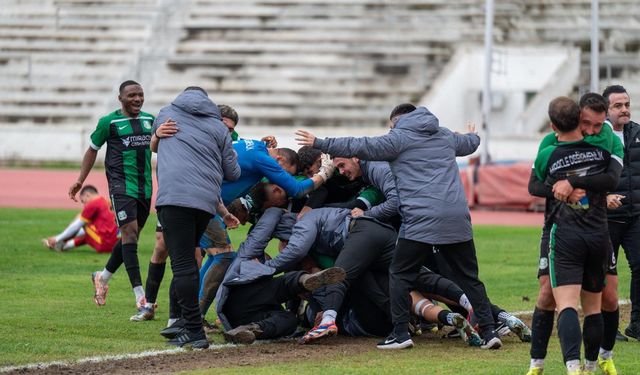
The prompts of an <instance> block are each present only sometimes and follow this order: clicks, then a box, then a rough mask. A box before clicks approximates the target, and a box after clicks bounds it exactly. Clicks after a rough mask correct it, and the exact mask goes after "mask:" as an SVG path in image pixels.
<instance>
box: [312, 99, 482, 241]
mask: <svg viewBox="0 0 640 375" xmlns="http://www.w3.org/2000/svg"><path fill="white" fill-rule="evenodd" d="M479 145H480V137H479V136H478V135H477V134H457V133H454V132H452V131H451V130H449V129H447V128H444V127H441V126H440V125H439V123H438V119H437V118H436V117H435V116H434V115H433V114H432V113H431V112H429V110H427V109H426V108H424V107H420V108H417V109H416V110H415V111H413V112H411V113H407V114H405V115H402V116H401V117H400V119H399V121H398V122H397V124H396V126H395V127H394V128H392V129H391V130H390V131H389V133H388V134H385V135H382V136H378V137H362V138H354V137H343V138H325V139H320V138H316V140H315V143H314V147H315V148H318V149H320V150H322V151H323V152H326V153H329V154H331V155H334V156H342V157H354V156H355V157H358V158H359V159H362V160H379V161H388V162H389V166H390V167H391V172H392V173H393V176H394V177H395V183H396V188H397V189H398V198H399V200H400V215H401V216H402V227H401V228H400V233H399V238H404V239H408V240H413V241H419V242H424V243H429V244H436V245H438V244H451V243H458V242H464V241H468V240H471V239H472V238H473V234H472V230H471V218H470V215H469V208H468V206H467V199H466V197H465V193H464V188H463V186H462V182H461V181H460V176H459V172H458V165H457V163H456V156H465V155H469V154H471V153H473V152H474V151H475V150H476V149H477V148H478V146H479Z"/></svg>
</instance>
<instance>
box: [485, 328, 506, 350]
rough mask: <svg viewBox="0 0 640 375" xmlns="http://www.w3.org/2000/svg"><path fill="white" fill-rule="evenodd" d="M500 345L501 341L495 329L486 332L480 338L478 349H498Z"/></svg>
mask: <svg viewBox="0 0 640 375" xmlns="http://www.w3.org/2000/svg"><path fill="white" fill-rule="evenodd" d="M501 347H502V341H501V340H500V338H499V337H498V335H497V334H496V332H495V331H491V332H489V333H487V334H486V335H485V336H484V338H483V339H482V344H481V345H480V349H494V350H495V349H500V348H501Z"/></svg>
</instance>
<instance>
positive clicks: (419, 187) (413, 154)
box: [296, 103, 502, 349]
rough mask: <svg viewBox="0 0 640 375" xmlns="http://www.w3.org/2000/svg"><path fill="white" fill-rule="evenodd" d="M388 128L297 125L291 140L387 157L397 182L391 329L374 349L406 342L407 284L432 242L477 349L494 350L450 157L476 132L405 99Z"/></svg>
mask: <svg viewBox="0 0 640 375" xmlns="http://www.w3.org/2000/svg"><path fill="white" fill-rule="evenodd" d="M389 118H390V120H391V130H390V131H389V133H388V134H386V135H382V136H379V137H362V138H354V137H344V138H325V139H318V138H316V137H315V136H314V135H313V134H311V133H309V132H306V131H303V130H299V131H297V132H296V135H297V136H298V137H299V138H296V139H297V140H298V143H299V144H300V145H303V146H313V147H315V148H318V149H320V150H322V151H323V152H326V153H329V154H331V155H333V156H334V157H335V156H342V157H354V156H355V157H357V158H359V159H360V160H378V161H387V162H389V166H390V167H391V171H392V173H393V175H394V177H395V179H396V181H398V182H399V183H400V182H401V184H398V185H396V188H397V189H398V197H399V201H400V215H401V216H402V227H401V228H400V233H399V238H398V244H397V248H396V251H395V254H394V257H393V262H392V264H391V268H390V270H389V274H390V295H391V306H392V308H391V311H392V314H393V324H394V329H393V332H391V334H390V335H389V336H388V337H387V339H386V340H385V341H383V342H381V343H380V344H379V345H378V348H379V349H402V348H409V347H413V341H412V340H411V337H410V335H409V332H408V325H409V315H410V314H409V309H410V299H409V291H410V286H411V284H412V283H413V282H414V281H415V278H416V276H417V274H418V271H419V269H420V266H421V265H422V264H423V263H424V260H425V258H426V256H427V254H428V253H429V252H430V251H433V246H434V245H438V248H439V249H440V251H441V253H442V255H443V257H445V258H446V260H447V263H448V264H449V266H450V268H451V269H452V270H453V273H452V275H453V276H454V278H450V279H451V281H453V282H455V283H456V284H458V285H459V286H460V287H461V288H462V290H464V292H465V293H466V295H467V297H469V300H470V301H471V303H472V305H473V306H474V311H475V314H476V316H477V318H478V324H479V328H480V335H481V336H482V338H483V344H482V345H481V347H482V348H483V349H498V348H500V347H501V346H502V341H500V338H499V337H498V336H497V334H496V332H495V331H494V329H495V323H494V320H493V317H492V315H491V308H490V302H489V298H488V297H487V293H486V290H485V288H484V284H483V283H482V282H481V281H480V280H479V278H478V262H477V257H476V252H475V245H474V243H473V233H472V230H471V219H470V215H469V207H468V205H467V200H466V197H465V194H464V188H463V187H462V182H461V181H460V176H459V172H458V166H457V164H456V157H457V156H465V155H469V154H471V153H472V152H474V151H475V150H476V149H477V148H478V146H479V144H480V137H479V136H478V135H477V134H476V133H475V126H473V125H469V129H468V130H469V132H468V133H467V134H457V133H454V132H452V131H450V130H449V129H447V128H444V127H441V126H440V125H439V123H438V119H437V118H436V117H435V116H434V115H433V114H432V113H431V112H429V110H427V109H426V108H424V107H420V108H416V107H415V106H414V105H412V104H409V103H405V104H401V105H398V106H397V107H396V108H394V109H393V111H392V112H391V115H390V116H389Z"/></svg>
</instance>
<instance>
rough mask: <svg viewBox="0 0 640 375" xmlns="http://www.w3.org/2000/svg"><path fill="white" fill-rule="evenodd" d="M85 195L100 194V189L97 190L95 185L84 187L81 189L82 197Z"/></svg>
mask: <svg viewBox="0 0 640 375" xmlns="http://www.w3.org/2000/svg"><path fill="white" fill-rule="evenodd" d="M84 193H93V194H98V189H96V187H95V186H93V185H84V186H83V187H82V189H80V195H82V194H84Z"/></svg>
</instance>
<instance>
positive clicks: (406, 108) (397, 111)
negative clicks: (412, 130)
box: [389, 103, 416, 120]
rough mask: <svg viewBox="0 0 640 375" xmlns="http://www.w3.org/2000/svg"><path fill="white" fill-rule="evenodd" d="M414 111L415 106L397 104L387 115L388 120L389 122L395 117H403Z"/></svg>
mask: <svg viewBox="0 0 640 375" xmlns="http://www.w3.org/2000/svg"><path fill="white" fill-rule="evenodd" d="M415 110H416V106H415V105H413V104H411V103H402V104H398V105H397V106H396V107H395V108H394V109H393V110H392V111H391V114H390V115H389V120H391V119H392V118H394V117H396V116H400V115H404V114H407V113H411V112H413V111H415Z"/></svg>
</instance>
